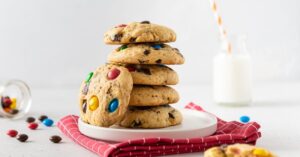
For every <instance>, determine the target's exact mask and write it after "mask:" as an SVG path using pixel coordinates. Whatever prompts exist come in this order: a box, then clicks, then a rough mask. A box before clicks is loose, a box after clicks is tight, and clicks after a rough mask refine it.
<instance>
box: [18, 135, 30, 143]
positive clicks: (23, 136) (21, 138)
mask: <svg viewBox="0 0 300 157" xmlns="http://www.w3.org/2000/svg"><path fill="white" fill-rule="evenodd" d="M27 139H28V135H26V134H20V135H19V136H18V138H17V140H18V141H20V142H26V141H27Z"/></svg>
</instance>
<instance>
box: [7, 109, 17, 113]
mask: <svg viewBox="0 0 300 157" xmlns="http://www.w3.org/2000/svg"><path fill="white" fill-rule="evenodd" d="M9 113H10V114H18V113H19V110H18V109H12V110H10V111H9Z"/></svg>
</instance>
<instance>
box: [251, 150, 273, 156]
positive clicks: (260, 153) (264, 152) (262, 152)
mask: <svg viewBox="0 0 300 157" xmlns="http://www.w3.org/2000/svg"><path fill="white" fill-rule="evenodd" d="M252 153H253V155H256V156H259V157H269V156H270V153H269V152H268V151H267V150H265V149H262V148H255V149H254V150H253V152H252Z"/></svg>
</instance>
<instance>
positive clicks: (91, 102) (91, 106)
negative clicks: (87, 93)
mask: <svg viewBox="0 0 300 157" xmlns="http://www.w3.org/2000/svg"><path fill="white" fill-rule="evenodd" d="M98 107H99V100H98V98H97V96H92V97H91V98H90V100H89V109H90V110H91V111H95V110H96V109H97V108H98Z"/></svg>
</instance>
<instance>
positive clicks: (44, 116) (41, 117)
mask: <svg viewBox="0 0 300 157" xmlns="http://www.w3.org/2000/svg"><path fill="white" fill-rule="evenodd" d="M47 118H48V116H46V115H41V116H40V117H39V121H41V122H43V121H44V120H45V119H47Z"/></svg>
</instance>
